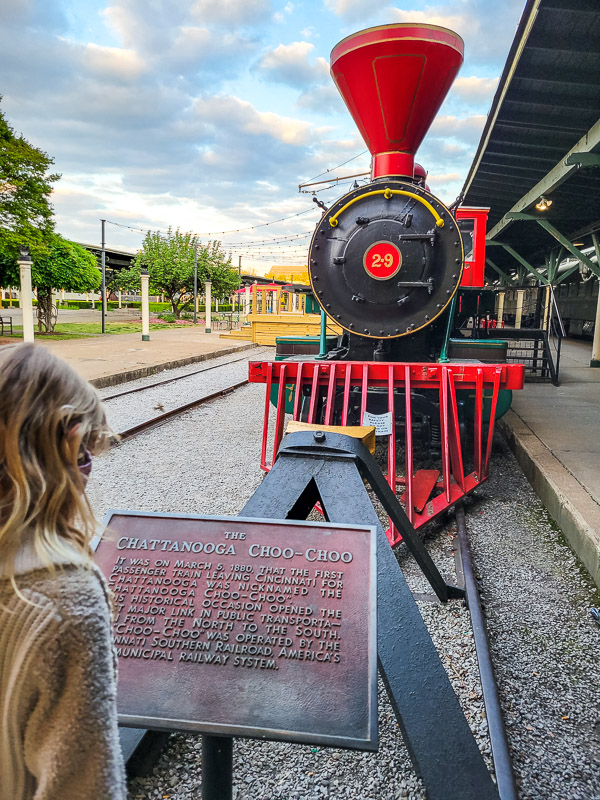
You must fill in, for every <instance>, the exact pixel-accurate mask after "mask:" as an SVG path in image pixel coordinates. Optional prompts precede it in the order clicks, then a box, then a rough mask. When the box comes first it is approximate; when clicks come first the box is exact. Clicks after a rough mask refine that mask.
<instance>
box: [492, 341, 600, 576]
mask: <svg viewBox="0 0 600 800" xmlns="http://www.w3.org/2000/svg"><path fill="white" fill-rule="evenodd" d="M591 350H592V347H591V342H580V341H565V342H563V345H562V355H561V363H560V376H559V378H560V385H559V386H558V387H555V386H552V385H551V384H549V383H526V384H525V389H524V390H523V391H522V392H515V393H514V395H513V404H512V409H511V411H509V412H508V414H507V415H506V416H505V417H504V418H503V419H502V420H501V423H500V426H501V428H502V429H503V430H504V432H505V433H506V435H507V436H508V439H509V442H510V443H511V446H512V448H513V450H514V452H515V455H516V456H517V458H518V460H519V463H520V464H521V467H522V469H523V471H524V472H525V474H526V475H527V478H528V479H529V481H530V483H531V484H532V486H533V487H534V489H535V491H536V492H537V494H538V495H539V497H540V499H541V500H542V502H543V503H544V505H545V506H546V508H547V509H548V511H549V513H550V515H551V516H552V518H553V519H554V520H555V521H556V522H557V524H558V525H559V526H560V528H561V529H562V531H563V533H564V534H565V536H566V537H567V539H568V540H569V543H570V544H571V547H572V548H573V550H575V552H576V553H577V555H578V556H579V558H580V559H581V560H582V561H583V563H584V565H585V566H586V568H587V569H588V571H589V572H590V574H591V575H592V577H593V578H594V580H595V581H596V583H597V584H598V586H600V369H591V368H590V367H589V363H590V358H591Z"/></svg>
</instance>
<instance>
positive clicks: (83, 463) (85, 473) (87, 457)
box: [77, 448, 92, 484]
mask: <svg viewBox="0 0 600 800" xmlns="http://www.w3.org/2000/svg"><path fill="white" fill-rule="evenodd" d="M77 467H78V469H79V472H80V473H81V475H82V477H83V479H84V480H83V482H84V484H85V483H87V479H88V478H89V477H90V472H91V471H92V454H91V453H90V451H89V450H88V449H87V448H86V449H85V450H84V452H83V455H82V456H80V457H79V461H78V462H77Z"/></svg>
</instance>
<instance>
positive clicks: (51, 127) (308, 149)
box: [0, 0, 524, 272]
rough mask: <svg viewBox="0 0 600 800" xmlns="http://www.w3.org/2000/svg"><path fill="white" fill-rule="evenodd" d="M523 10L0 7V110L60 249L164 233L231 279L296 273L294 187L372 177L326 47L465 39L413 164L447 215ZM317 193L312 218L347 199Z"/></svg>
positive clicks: (300, 208)
mask: <svg viewBox="0 0 600 800" xmlns="http://www.w3.org/2000/svg"><path fill="white" fill-rule="evenodd" d="M523 8H524V0H505V2H503V3H499V2H496V1H495V0H449V2H446V3H441V4H439V5H435V4H432V5H430V4H428V3H427V2H422V1H421V0H407V3H406V5H402V6H398V5H395V4H394V3H393V2H391V3H390V2H389V0H307V1H304V2H303V1H302V0H290V2H286V1H285V0H0V15H1V16H0V18H1V19H2V25H1V26H0V50H1V52H2V59H1V65H0V94H2V95H3V100H2V104H1V106H0V108H2V110H3V112H4V113H5V115H6V116H7V118H8V121H9V122H10V124H11V125H12V126H13V127H14V128H15V130H16V131H17V132H18V133H22V134H23V135H24V136H25V137H26V138H27V139H28V140H29V141H30V142H32V143H33V144H34V145H36V146H37V147H40V148H42V149H43V150H45V151H46V152H48V153H49V154H50V155H51V156H53V157H54V159H55V168H56V170H57V171H58V172H60V173H61V174H62V178H61V180H60V181H59V182H58V183H57V184H56V187H55V191H54V195H53V202H54V207H55V211H56V219H57V229H58V230H59V231H60V232H61V233H62V234H63V235H65V236H68V237H70V238H72V239H75V240H76V241H82V242H91V243H96V242H98V241H99V239H100V222H99V220H100V218H106V219H107V220H109V221H110V223H111V224H108V225H107V242H108V244H109V245H111V246H113V247H123V248H126V249H131V250H135V249H137V248H138V247H139V246H140V244H141V240H142V237H143V232H142V231H144V230H146V229H148V228H152V229H161V230H164V229H166V228H167V227H168V226H169V225H170V226H173V227H180V228H181V229H182V230H186V231H188V230H189V231H194V232H197V233H199V234H200V235H201V238H202V240H203V241H205V240H207V239H208V238H218V239H220V240H222V242H223V245H224V247H225V248H226V250H227V251H231V252H232V254H233V258H234V263H235V264H236V265H237V263H238V256H239V255H242V264H243V265H244V266H248V267H255V268H257V269H258V270H259V271H260V272H264V271H266V270H267V269H269V267H270V266H271V265H273V264H287V263H296V264H301V263H305V260H306V248H307V244H308V241H309V239H310V233H311V231H312V228H313V227H314V224H315V222H316V221H317V219H318V217H319V216H320V212H319V211H318V209H317V208H316V206H315V204H314V203H313V202H312V196H311V194H310V193H299V192H298V184H300V183H303V182H307V181H310V180H311V179H316V180H323V179H325V178H329V177H330V176H334V175H335V176H340V177H342V176H344V175H349V174H351V173H355V172H362V171H365V170H368V168H369V156H368V154H364V150H365V145H364V143H363V141H362V139H361V138H360V135H359V134H358V132H357V130H356V128H355V126H354V123H353V122H352V120H351V119H350V116H349V114H348V112H347V110H346V108H345V106H344V105H343V103H342V101H341V99H340V98H339V96H338V94H337V90H336V89H335V87H334V85H333V83H332V81H331V78H330V76H329V54H330V52H331V49H332V47H333V46H334V45H335V44H336V43H337V42H338V41H339V40H340V39H342V38H343V37H344V36H347V35H349V34H350V33H353V32H355V31H357V30H360V29H361V28H366V27H369V26H371V25H381V24H386V23H391V22H413V21H417V22H427V23H430V24H435V25H443V26H446V27H449V28H451V29H453V30H455V31H456V32H457V33H459V34H460V35H461V36H462V37H463V39H464V40H465V62H464V65H463V67H462V70H461V72H460V73H459V77H458V78H457V80H456V82H455V84H454V87H453V88H452V90H451V92H450V94H449V96H448V98H447V100H446V102H445V103H444V105H443V106H442V108H441V110H440V113H439V114H438V117H437V119H436V120H435V121H434V123H433V125H432V128H431V130H430V132H429V134H428V136H427V137H426V139H425V141H424V143H423V145H422V146H421V148H420V150H419V153H418V160H419V161H420V162H421V163H422V164H424V165H425V167H426V168H427V169H428V171H429V180H428V182H429V185H430V187H431V189H432V191H434V192H435V193H436V194H439V196H440V197H441V199H442V200H444V201H445V202H451V201H452V200H453V199H454V198H455V197H456V196H457V194H458V192H459V190H460V188H461V187H462V184H463V181H464V178H465V176H466V173H467V170H468V167H469V165H470V163H471V160H472V157H473V154H474V152H475V148H476V145H477V142H478V141H479V136H480V133H481V130H482V128H483V124H484V121H485V115H486V114H487V112H488V110H489V107H490V103H491V100H492V97H493V93H494V90H495V87H496V85H497V81H498V77H499V75H500V73H501V71H502V68H503V65H504V62H505V60H506V56H507V54H508V50H509V47H510V44H511V42H512V39H513V37H514V34H515V30H516V26H517V24H518V21H519V17H520V15H521V12H522V10H523ZM361 154H362V155H361ZM344 162H348V163H346V164H345V165H344V166H341V167H340V168H338V169H335V168H336V167H338V166H339V165H342V164H343V163H344ZM327 170H331V172H329V173H328V172H327ZM323 173H324V174H323ZM324 186H325V188H324V189H322V190H321V191H320V192H319V194H318V195H317V196H318V197H319V199H322V200H323V201H324V202H325V203H326V204H328V203H329V202H331V201H333V200H334V199H335V198H336V197H338V196H340V195H341V194H343V193H344V192H345V191H347V190H348V189H349V184H348V183H346V184H341V185H340V186H335V185H327V184H325V185H324ZM316 188H319V189H320V188H321V187H316ZM114 223H118V224H114ZM267 223H269V224H267ZM122 226H129V227H122ZM132 229H133V230H132ZM136 229H141V230H136ZM238 231H239V232H238ZM222 232H225V233H222Z"/></svg>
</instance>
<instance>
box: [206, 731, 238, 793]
mask: <svg viewBox="0 0 600 800" xmlns="http://www.w3.org/2000/svg"><path fill="white" fill-rule="evenodd" d="M232 791H233V739H232V738H231V737H230V736H211V735H209V734H206V733H205V734H203V735H202V800H231V797H232Z"/></svg>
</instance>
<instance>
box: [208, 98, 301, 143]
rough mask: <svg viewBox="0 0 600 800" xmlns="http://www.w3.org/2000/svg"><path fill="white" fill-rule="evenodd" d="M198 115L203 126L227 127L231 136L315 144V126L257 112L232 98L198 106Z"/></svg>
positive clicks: (266, 112)
mask: <svg viewBox="0 0 600 800" xmlns="http://www.w3.org/2000/svg"><path fill="white" fill-rule="evenodd" d="M194 113H195V114H196V116H197V118H198V119H199V120H201V121H202V123H203V124H210V125H212V126H216V127H217V128H218V127H219V126H221V125H222V126H224V127H226V128H227V129H228V131H229V132H230V133H231V132H232V131H233V130H235V129H236V128H237V129H239V130H240V131H241V133H242V134H247V135H250V136H255V137H265V136H266V137H268V138H270V139H274V140H277V141H279V142H282V143H284V144H288V145H293V146H295V147H297V146H305V145H307V144H308V143H309V142H310V140H311V131H312V126H311V125H310V123H308V122H305V121H304V120H297V119H293V118H291V117H284V116H281V115H280V114H275V113H274V112H272V111H264V112H261V111H257V109H255V108H254V106H253V105H252V104H251V103H248V102H247V101H245V100H240V99H239V98H237V97H231V96H223V95H221V96H209V97H205V98H202V99H199V100H197V101H196V103H195V104H194Z"/></svg>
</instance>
